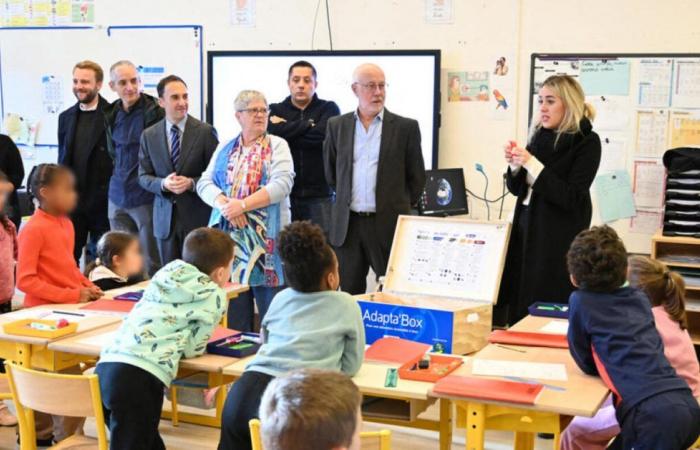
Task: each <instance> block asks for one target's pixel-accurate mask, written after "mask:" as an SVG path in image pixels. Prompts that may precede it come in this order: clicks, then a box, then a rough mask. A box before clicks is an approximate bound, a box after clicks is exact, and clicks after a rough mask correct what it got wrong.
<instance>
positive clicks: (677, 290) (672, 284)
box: [629, 256, 688, 330]
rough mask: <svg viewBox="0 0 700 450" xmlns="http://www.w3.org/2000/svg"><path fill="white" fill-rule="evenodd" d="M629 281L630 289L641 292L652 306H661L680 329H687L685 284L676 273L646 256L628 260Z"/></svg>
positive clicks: (633, 257)
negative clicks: (634, 288) (633, 288)
mask: <svg viewBox="0 0 700 450" xmlns="http://www.w3.org/2000/svg"><path fill="white" fill-rule="evenodd" d="M629 281H630V285H631V286H632V287H636V288H638V289H641V290H643V291H644V292H645V293H646V294H647V296H648V297H649V301H651V304H652V305H653V306H663V307H664V309H665V310H666V312H667V313H668V315H669V316H670V317H671V318H672V319H673V320H675V321H676V322H678V324H679V325H680V327H681V329H683V330H685V329H686V328H687V327H688V319H687V317H686V313H685V282H684V281H683V277H682V276H681V275H680V274H679V273H678V272H673V271H671V270H669V269H668V267H667V266H666V264H664V263H662V262H661V261H656V260H654V259H651V258H647V257H646V256H632V257H630V258H629Z"/></svg>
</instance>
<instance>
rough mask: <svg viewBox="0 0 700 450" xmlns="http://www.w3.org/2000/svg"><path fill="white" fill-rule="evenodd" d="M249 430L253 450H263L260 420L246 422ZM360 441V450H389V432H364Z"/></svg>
mask: <svg viewBox="0 0 700 450" xmlns="http://www.w3.org/2000/svg"><path fill="white" fill-rule="evenodd" d="M248 428H250V441H251V443H252V444H253V450H263V446H262V436H261V434H260V420H258V419H251V420H250V422H248ZM360 439H361V440H362V446H361V448H362V450H391V431H389V430H379V431H366V432H363V433H360Z"/></svg>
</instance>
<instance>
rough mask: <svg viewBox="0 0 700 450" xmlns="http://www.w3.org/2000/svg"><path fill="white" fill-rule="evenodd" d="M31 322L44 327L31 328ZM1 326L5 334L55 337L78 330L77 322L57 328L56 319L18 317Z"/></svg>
mask: <svg viewBox="0 0 700 450" xmlns="http://www.w3.org/2000/svg"><path fill="white" fill-rule="evenodd" d="M32 324H40V325H43V326H44V327H46V329H37V328H33V327H32V326H31V325H32ZM2 328H3V331H4V332H5V333H7V334H14V335H17V336H30V337H38V338H45V339H55V338H59V337H62V336H67V335H69V334H72V333H75V332H76V331H77V330H78V324H77V323H76V322H72V323H69V324H68V325H67V326H65V327H62V328H58V321H56V320H41V319H20V320H15V321H14V322H9V323H6V324H5V325H3V327H2Z"/></svg>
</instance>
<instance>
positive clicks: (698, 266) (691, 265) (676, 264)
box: [657, 257, 700, 269]
mask: <svg viewBox="0 0 700 450" xmlns="http://www.w3.org/2000/svg"><path fill="white" fill-rule="evenodd" d="M657 259H658V260H659V261H661V262H662V263H664V264H666V265H667V266H669V267H686V268H688V269H700V263H684V262H674V261H668V260H667V259H665V258H663V257H661V258H657Z"/></svg>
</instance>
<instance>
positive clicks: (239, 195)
mask: <svg viewBox="0 0 700 450" xmlns="http://www.w3.org/2000/svg"><path fill="white" fill-rule="evenodd" d="M271 162H272V147H271V146H270V138H269V137H268V136H267V135H266V134H263V135H262V136H260V137H259V138H258V139H257V140H256V141H255V142H254V143H253V145H251V146H249V147H243V145H242V139H241V137H240V136H238V137H237V138H236V139H234V140H233V141H231V142H229V143H228V144H227V145H226V146H225V147H224V148H223V149H222V151H221V153H220V154H219V158H218V159H217V161H216V165H215V169H214V182H215V184H216V185H217V186H218V187H219V188H221V190H222V191H223V192H225V193H227V195H228V196H229V197H230V198H236V199H244V198H246V197H248V196H249V195H251V194H253V193H255V192H257V191H258V190H259V189H261V188H262V187H264V186H265V185H266V184H267V182H268V180H269V178H270V170H271ZM245 214H246V218H247V219H248V225H247V226H246V227H244V228H236V227H235V226H233V225H231V223H230V222H229V221H228V220H226V218H225V217H223V216H222V215H221V212H220V211H219V210H218V209H216V208H214V209H213V210H212V217H211V220H210V226H216V227H217V228H220V229H222V230H224V231H226V232H227V233H229V235H230V236H231V238H232V239H233V241H234V243H235V251H234V259H233V273H232V279H233V281H236V282H239V283H243V284H248V285H250V286H268V287H275V286H280V285H282V284H283V283H284V278H283V272H282V263H281V261H280V260H279V257H278V255H277V249H276V240H277V234H278V233H279V229H280V206H279V204H274V205H269V206H267V207H265V208H260V209H256V210H253V211H248V212H247V213H245Z"/></svg>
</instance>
